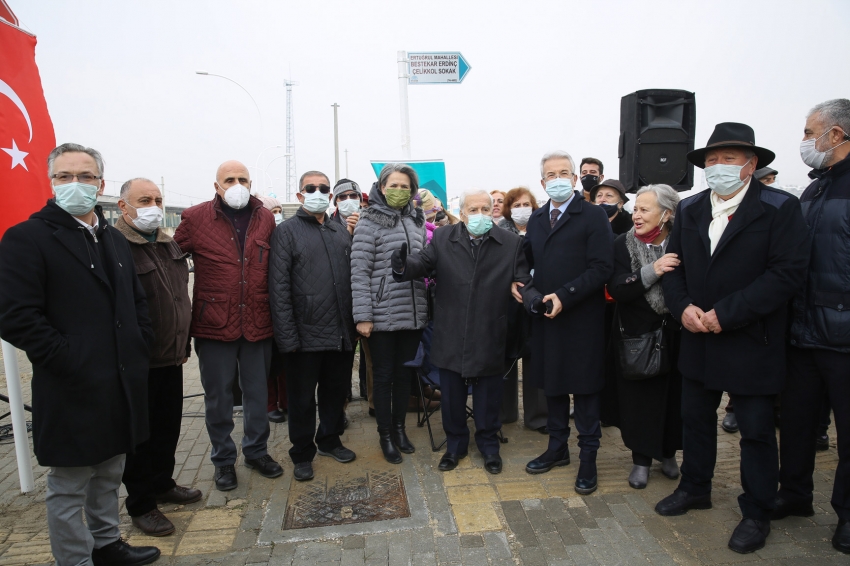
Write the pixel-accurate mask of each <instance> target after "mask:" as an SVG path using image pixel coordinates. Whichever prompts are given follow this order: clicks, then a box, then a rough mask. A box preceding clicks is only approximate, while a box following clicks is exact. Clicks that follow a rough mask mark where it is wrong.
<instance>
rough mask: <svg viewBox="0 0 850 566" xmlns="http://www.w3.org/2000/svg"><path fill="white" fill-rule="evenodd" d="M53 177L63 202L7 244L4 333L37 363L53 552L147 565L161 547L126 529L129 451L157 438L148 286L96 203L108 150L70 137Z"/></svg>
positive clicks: (1, 253) (71, 559) (2, 253)
mask: <svg viewBox="0 0 850 566" xmlns="http://www.w3.org/2000/svg"><path fill="white" fill-rule="evenodd" d="M47 173H48V175H49V176H50V178H51V184H52V186H53V193H54V198H53V199H52V200H49V201H48V202H47V204H46V206H45V207H44V208H42V209H41V210H40V211H38V212H36V213H35V214H33V215H32V216H31V217H30V218H29V220H27V221H25V222H22V223H20V224H18V225H17V226H13V227H11V228H9V230H7V231H6V233H5V235H4V236H3V240H2V242H0V335H2V336H3V338H4V339H5V340H7V341H8V342H9V343H11V344H13V345H14V346H15V347H17V348H20V349H21V350H23V351H25V352H26V354H27V357H28V358H29V359H30V361H31V362H32V372H33V377H32V405H33V415H32V417H33V431H32V433H33V434H32V436H33V447H34V449H35V455H36V458H37V459H38V463H39V464H40V465H41V466H45V467H48V468H49V469H50V471H49V472H48V474H47V497H46V498H45V502H46V505H47V526H48V529H49V532H50V548H51V550H52V551H53V557H54V558H55V559H56V563H57V564H58V565H59V566H66V565H77V564H88V563H89V562H90V561H93V562H94V563H95V564H147V563H149V562H153V561H154V560H156V559H157V557H159V550H158V549H157V548H154V547H132V546H130V545H128V544H127V543H125V542H124V541H123V540H121V532H120V530H119V528H118V526H119V519H118V490H119V488H120V487H121V475H122V473H123V471H124V462H125V455H126V454H127V453H130V452H133V451H134V449H135V447H136V446H137V445H138V444H140V443H142V442H144V441H146V440H147V439H148V404H147V399H148V390H147V387H148V351H149V348H150V347H152V346H153V343H154V336H153V331H152V330H151V322H150V319H149V318H148V308H147V302H146V300H145V292H144V289H143V288H142V285H141V284H140V283H139V279H138V277H136V268H135V266H134V264H133V255H132V253H131V251H130V245H129V244H128V243H127V240H126V239H125V238H124V236H122V235H121V233H120V232H118V231H117V230H116V229H115V228H112V227H110V226H109V225H108V224H107V222H106V220H105V219H104V218H103V215H102V214H101V211H100V207H97V206H96V204H97V197H98V195H100V194H102V193H103V188H104V182H103V159H102V158H101V155H100V153H98V152H97V151H96V150H94V149H91V148H87V147H83V146H81V145H77V144H72V143H66V144H62V145H60V146H59V147H57V148H56V149H54V150H53V151H51V152H50V155H49V156H48V158H47ZM83 510H85V515H86V522H85V523H84V522H83Z"/></svg>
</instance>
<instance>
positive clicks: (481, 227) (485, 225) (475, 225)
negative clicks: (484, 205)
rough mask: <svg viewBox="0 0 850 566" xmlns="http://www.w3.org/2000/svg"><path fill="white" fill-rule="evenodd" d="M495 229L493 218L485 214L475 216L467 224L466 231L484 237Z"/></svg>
mask: <svg viewBox="0 0 850 566" xmlns="http://www.w3.org/2000/svg"><path fill="white" fill-rule="evenodd" d="M492 227H493V218H492V217H490V216H486V215H484V214H473V215H471V216H470V217H469V221H468V222H467V223H466V229H467V230H469V233H470V234H472V235H473V236H475V237H476V238H477V237H478V236H483V235H484V234H486V233H487V232H489V231H490V228H492Z"/></svg>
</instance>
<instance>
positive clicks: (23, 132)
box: [0, 19, 56, 236]
mask: <svg viewBox="0 0 850 566" xmlns="http://www.w3.org/2000/svg"><path fill="white" fill-rule="evenodd" d="M35 44H36V39H35V36H33V35H31V34H29V33H27V32H25V31H23V30H22V29H20V28H18V27H16V26H14V25H12V24H10V23H8V22H7V21H5V20H4V19H0V53H2V54H3V55H2V56H1V57H0V189H2V191H3V204H2V206H0V236H2V235H3V234H4V233H5V232H6V229H8V228H9V227H10V226H14V225H15V224H17V223H19V222H22V221H24V220H26V219H27V218H29V216H30V214H32V213H33V212H35V211H36V210H39V209H41V208H42V207H43V206H44V205H45V203H46V202H47V199H49V198H52V196H53V191H52V189H51V188H50V180H49V179H48V178H47V156H48V155H49V154H50V152H51V151H52V150H53V148H54V147H56V136H55V135H54V133H53V122H52V121H51V120H50V114H49V113H48V112H47V102H46V101H45V100H44V91H43V90H42V88H41V77H40V76H39V74H38V67H37V66H36V64H35Z"/></svg>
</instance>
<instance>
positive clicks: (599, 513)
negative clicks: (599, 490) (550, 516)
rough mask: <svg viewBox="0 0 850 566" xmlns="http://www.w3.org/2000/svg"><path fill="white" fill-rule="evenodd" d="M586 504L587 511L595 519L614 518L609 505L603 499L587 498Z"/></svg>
mask: <svg viewBox="0 0 850 566" xmlns="http://www.w3.org/2000/svg"><path fill="white" fill-rule="evenodd" d="M585 503H587V509H588V510H589V511H590V515H591V516H592V517H593V518H594V519H599V518H601V517H612V516H613V515H612V514H611V510H610V509H609V508H608V504H607V503H605V500H604V499H602V498H601V497H587V498H585ZM576 522H578V521H576Z"/></svg>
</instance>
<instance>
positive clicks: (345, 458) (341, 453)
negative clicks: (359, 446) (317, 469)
mask: <svg viewBox="0 0 850 566" xmlns="http://www.w3.org/2000/svg"><path fill="white" fill-rule="evenodd" d="M318 453H319V456H330V457H331V458H333V459H334V460H336V461H337V462H340V463H341V464H347V463H349V462H353V461H354V459H355V458H357V454H355V453H354V452H353V451H351V450H349V449H348V448H346V447H345V446H337V447H336V448H334V449H333V450H330V451H328V452H323V451H322V450H318Z"/></svg>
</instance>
